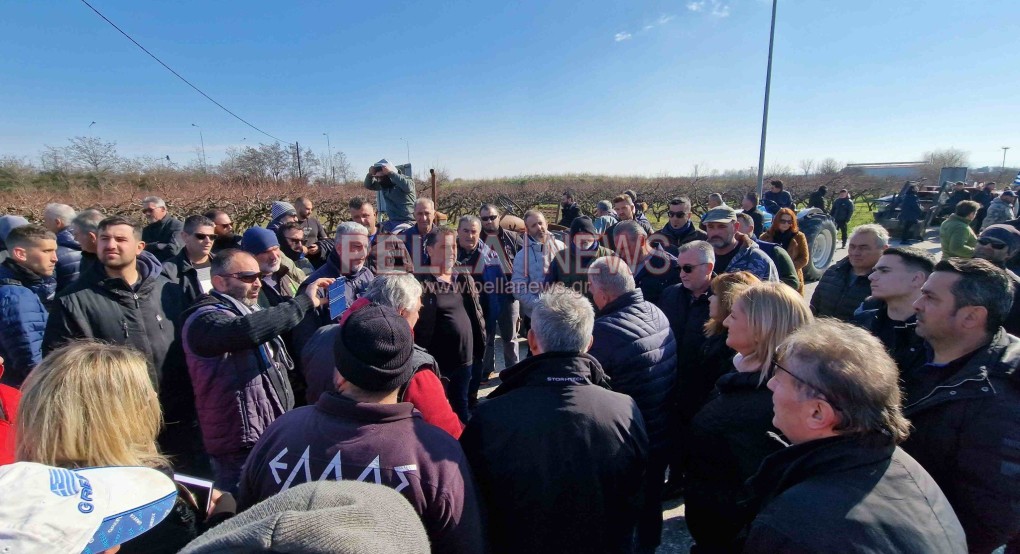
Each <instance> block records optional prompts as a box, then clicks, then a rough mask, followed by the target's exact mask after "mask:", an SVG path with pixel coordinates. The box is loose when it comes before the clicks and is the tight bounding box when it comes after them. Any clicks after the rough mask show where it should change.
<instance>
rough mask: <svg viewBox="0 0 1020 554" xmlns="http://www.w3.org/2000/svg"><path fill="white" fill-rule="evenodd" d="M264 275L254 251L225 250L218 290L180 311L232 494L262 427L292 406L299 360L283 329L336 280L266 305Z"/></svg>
mask: <svg viewBox="0 0 1020 554" xmlns="http://www.w3.org/2000/svg"><path fill="white" fill-rule="evenodd" d="M260 230H262V231H266V232H267V233H268V232H269V231H267V230H265V229H260ZM261 274H262V272H261V270H260V268H259V262H258V261H257V260H256V259H255V257H254V256H252V255H251V254H249V253H247V252H243V251H241V250H234V249H229V250H224V251H223V252H221V253H220V255H219V256H217V257H216V258H214V259H213V261H212V285H213V289H214V290H213V291H212V292H211V293H210V294H209V295H208V296H203V297H202V298H201V299H200V300H199V301H198V302H197V303H196V304H195V305H194V306H192V307H191V308H190V309H189V310H188V311H187V312H185V313H184V315H183V316H182V320H183V321H184V325H183V328H182V330H181V336H182V342H183V346H184V352H185V355H186V356H187V364H188V372H189V374H190V375H191V381H192V385H193V387H194V394H195V407H196V409H197V412H198V421H199V425H200V426H201V429H202V440H203V442H204V443H205V447H206V451H207V452H208V453H209V455H210V457H211V458H212V461H213V470H214V472H215V474H216V481H215V486H216V488H217V489H219V490H222V491H229V492H233V493H236V492H237V484H238V479H239V477H240V474H241V466H242V465H243V464H244V461H245V459H247V457H248V452H250V451H251V448H252V447H253V446H254V445H255V443H256V442H257V441H258V439H259V436H260V435H261V433H262V431H264V430H265V429H266V427H268V426H269V424H270V423H272V422H273V421H275V420H276V418H277V417H280V416H281V415H283V413H284V412H286V411H288V410H290V409H291V408H293V407H294V392H293V389H292V388H291V384H290V380H289V374H290V372H292V371H294V361H293V359H292V358H291V356H290V354H289V353H288V351H287V348H286V345H285V343H284V341H283V339H282V338H281V336H280V335H282V334H284V333H287V332H288V331H290V330H291V329H293V328H294V327H295V326H297V325H298V324H299V323H300V322H301V321H302V319H303V318H304V316H305V314H307V313H308V312H310V311H311V310H312V309H314V308H316V307H318V306H320V305H322V304H323V303H325V302H327V300H326V299H325V298H324V297H322V298H320V296H319V294H318V293H319V291H324V290H325V288H326V287H328V286H329V284H330V283H332V282H333V280H332V279H318V280H316V281H314V282H312V283H309V285H308V287H307V288H305V290H304V293H303V294H300V295H298V296H297V297H295V298H290V299H287V300H285V301H284V302H281V303H279V304H277V305H275V306H273V307H271V308H266V309H262V308H260V307H259V305H258V299H259V291H260V289H261V288H262V281H261V279H260V277H261Z"/></svg>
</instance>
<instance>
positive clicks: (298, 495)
mask: <svg viewBox="0 0 1020 554" xmlns="http://www.w3.org/2000/svg"><path fill="white" fill-rule="evenodd" d="M207 552H208V553H213V552H217V553H221V552H225V553H231V552H236V553H242V552H295V553H296V552H301V553H308V554H331V553H338V554H369V553H371V554H429V540H428V536H427V535H426V534H425V527H424V526H423V525H422V522H421V519H420V518H419V517H418V514H417V513H415V511H414V508H413V507H412V506H411V504H410V503H409V502H408V501H407V500H406V499H405V498H404V497H403V496H402V495H401V494H400V493H398V492H396V491H394V490H393V489H391V488H389V487H385V486H383V485H376V484H374V483H365V482H360V481H314V482H311V483H303V484H301V485H298V486H296V487H293V488H291V489H288V490H286V491H284V492H281V493H280V494H277V495H274V496H271V497H269V498H267V499H265V500H263V501H262V502H260V503H258V504H256V505H255V506H252V507H251V508H249V509H248V510H246V511H244V512H241V513H240V514H238V515H236V516H234V517H233V518H231V519H228V520H227V521H225V522H223V523H221V524H219V525H217V526H216V527H213V528H212V529H210V530H209V531H207V532H206V533H205V534H204V535H202V536H200V537H198V538H197V539H195V540H193V541H191V543H190V544H188V546H186V547H184V549H183V550H181V553H182V554H205V553H207Z"/></svg>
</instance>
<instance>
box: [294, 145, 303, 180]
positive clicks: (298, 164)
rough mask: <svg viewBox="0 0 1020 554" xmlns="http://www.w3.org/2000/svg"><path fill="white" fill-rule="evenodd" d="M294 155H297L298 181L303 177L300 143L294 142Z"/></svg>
mask: <svg viewBox="0 0 1020 554" xmlns="http://www.w3.org/2000/svg"><path fill="white" fill-rule="evenodd" d="M294 153H295V154H297V176H298V179H300V178H302V177H304V174H302V173H301V143H299V142H298V141H294Z"/></svg>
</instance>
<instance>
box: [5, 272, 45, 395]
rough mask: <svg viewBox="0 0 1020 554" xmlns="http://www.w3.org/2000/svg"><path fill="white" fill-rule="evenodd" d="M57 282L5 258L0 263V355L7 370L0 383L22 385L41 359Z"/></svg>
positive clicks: (13, 385)
mask: <svg viewBox="0 0 1020 554" xmlns="http://www.w3.org/2000/svg"><path fill="white" fill-rule="evenodd" d="M55 288H56V281H55V280H54V279H53V278H52V277H48V278H43V277H39V276H38V275H36V274H35V273H33V272H31V271H30V270H28V269H26V268H24V267H22V266H20V265H18V264H17V263H15V262H14V260H13V259H11V258H8V259H6V260H4V261H3V263H0V357H3V359H4V364H5V365H6V367H7V370H6V371H5V372H4V375H3V377H0V383H3V384H5V385H9V386H12V387H21V383H22V381H24V380H25V377H27V376H28V373H29V372H30V371H32V368H34V367H35V366H36V365H37V364H38V363H39V362H40V361H42V343H43V334H44V332H45V331H46V318H47V317H48V315H49V314H48V312H47V310H46V307H47V305H49V304H50V302H51V301H52V300H53V292H54V289H55Z"/></svg>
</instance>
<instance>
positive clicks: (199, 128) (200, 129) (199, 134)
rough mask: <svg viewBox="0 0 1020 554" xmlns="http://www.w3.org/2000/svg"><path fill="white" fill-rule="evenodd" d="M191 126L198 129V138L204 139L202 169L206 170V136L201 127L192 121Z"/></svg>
mask: <svg viewBox="0 0 1020 554" xmlns="http://www.w3.org/2000/svg"><path fill="white" fill-rule="evenodd" d="M191 126H192V127H195V128H196V129H198V140H200V141H202V171H205V137H204V136H202V128H201V127H199V126H198V125H195V124H194V123H192V124H191Z"/></svg>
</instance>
